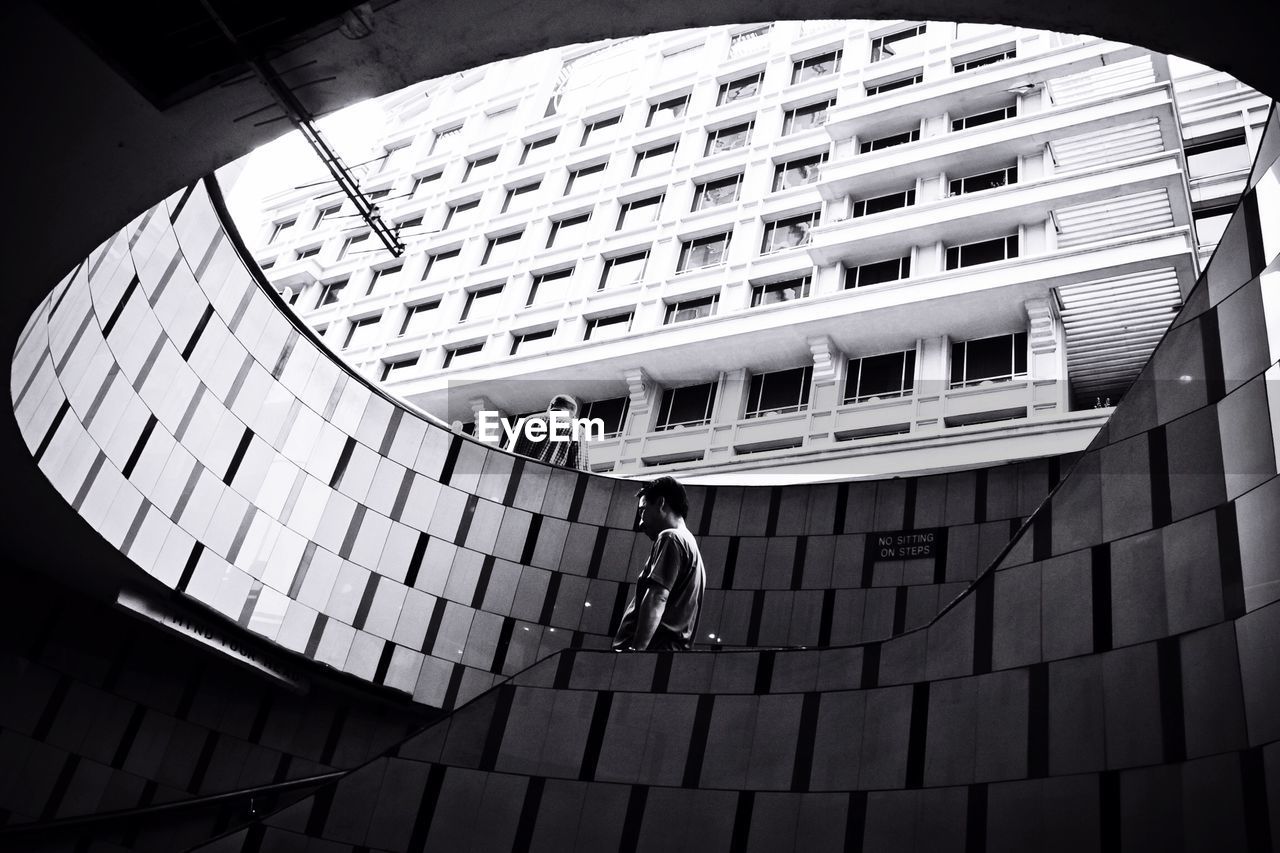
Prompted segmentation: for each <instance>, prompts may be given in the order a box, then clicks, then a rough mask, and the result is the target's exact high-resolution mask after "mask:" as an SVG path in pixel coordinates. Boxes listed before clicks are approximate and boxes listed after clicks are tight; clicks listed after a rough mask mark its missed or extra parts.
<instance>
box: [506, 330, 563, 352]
mask: <svg viewBox="0 0 1280 853" xmlns="http://www.w3.org/2000/svg"><path fill="white" fill-rule="evenodd" d="M555 333H556V327H555V326H552V327H551V328H549V329H538V330H537V331H534V332H518V333H516V334H515V335H512V338H511V354H512V355H515V354H516V353H518V352H519V351H520V349H521V347H524V346H527V345H528V344H531V343H534V342H535V341H545V340H549V339H550V338H551V336H552V335H554V334H555Z"/></svg>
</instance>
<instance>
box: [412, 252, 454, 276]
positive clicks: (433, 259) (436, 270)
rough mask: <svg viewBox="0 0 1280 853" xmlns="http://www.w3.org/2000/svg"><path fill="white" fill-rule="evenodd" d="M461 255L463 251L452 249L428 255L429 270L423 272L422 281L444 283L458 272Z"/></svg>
mask: <svg viewBox="0 0 1280 853" xmlns="http://www.w3.org/2000/svg"><path fill="white" fill-rule="evenodd" d="M461 254H462V250H461V249H450V250H449V251H447V252H437V253H436V254H434V255H427V268H426V269H425V270H423V272H422V280H423V281H442V280H443V279H446V278H448V277H449V276H451V275H453V274H454V272H456V270H457V266H458V256H459V255H461Z"/></svg>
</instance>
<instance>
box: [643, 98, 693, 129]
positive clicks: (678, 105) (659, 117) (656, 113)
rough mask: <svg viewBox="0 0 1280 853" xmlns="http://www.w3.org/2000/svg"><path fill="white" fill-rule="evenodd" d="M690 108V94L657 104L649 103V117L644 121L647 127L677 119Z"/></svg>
mask: <svg viewBox="0 0 1280 853" xmlns="http://www.w3.org/2000/svg"><path fill="white" fill-rule="evenodd" d="M688 109H689V96H688V95H681V96H680V97H678V98H671V99H670V100H666V101H662V102H660V103H657V104H650V105H649V119H648V121H646V122H645V123H644V126H645V127H653V125H654V124H655V123H659V124H660V123H662V122H667V121H675V120H676V119H678V118H680V116H682V115H684V114H685V112H686V111H687V110H688Z"/></svg>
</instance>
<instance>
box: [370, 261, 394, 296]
mask: <svg viewBox="0 0 1280 853" xmlns="http://www.w3.org/2000/svg"><path fill="white" fill-rule="evenodd" d="M402 269H404V264H396V265H394V266H390V267H384V268H382V269H380V270H374V271H373V275H372V276H371V277H370V279H369V289H368V290H366V291H365V292H364V295H365V296H368V295H369V294H370V293H373V289H374V288H375V287H377V286H378V285H379V284H386V283H387V282H391V286H392V287H395V281H396V279H397V278H398V277H399V275H400V270H402Z"/></svg>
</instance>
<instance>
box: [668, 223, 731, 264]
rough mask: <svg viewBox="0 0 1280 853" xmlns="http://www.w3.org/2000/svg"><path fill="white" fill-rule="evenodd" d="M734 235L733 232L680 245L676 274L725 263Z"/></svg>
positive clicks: (700, 238) (699, 238) (686, 241)
mask: <svg viewBox="0 0 1280 853" xmlns="http://www.w3.org/2000/svg"><path fill="white" fill-rule="evenodd" d="M732 235H733V232H732V231H726V232H725V233H723V234H712V235H710V236H708V237H698V238H697V239H695V240H685V241H684V242H683V243H681V244H680V260H679V262H678V263H677V264H676V272H684V271H685V270H696V269H702V268H703V267H711V266H715V265H717V264H720V263H723V262H724V258H725V255H726V254H727V253H728V251H729V238H730V237H731V236H732Z"/></svg>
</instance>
